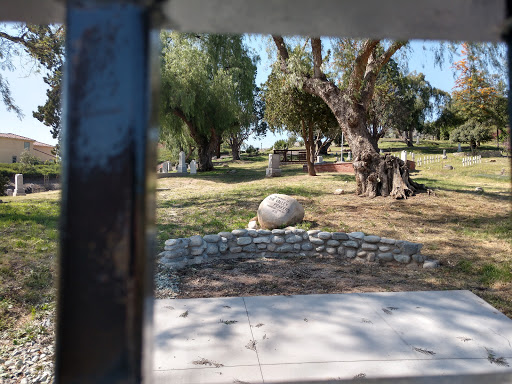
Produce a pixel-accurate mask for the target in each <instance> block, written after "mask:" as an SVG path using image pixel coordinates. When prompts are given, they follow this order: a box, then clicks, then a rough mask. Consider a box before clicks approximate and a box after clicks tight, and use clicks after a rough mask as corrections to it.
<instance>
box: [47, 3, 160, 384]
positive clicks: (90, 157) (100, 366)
mask: <svg viewBox="0 0 512 384" xmlns="http://www.w3.org/2000/svg"><path fill="white" fill-rule="evenodd" d="M139 3H140V4H139ZM148 3H149V1H144V2H143V1H140V2H137V1H107V0H96V1H90V0H69V1H68V4H67V6H68V7H67V41H66V52H67V58H66V66H67V68H66V75H65V82H64V83H65V90H64V96H65V98H64V116H65V118H64V124H65V125H64V156H63V160H64V168H63V177H64V180H63V191H62V220H61V242H60V244H61V245H60V275H59V298H58V321H57V344H56V354H57V362H56V371H55V377H56V382H58V383H140V382H142V381H147V380H146V379H147V378H148V376H147V374H149V373H150V367H151V365H150V364H151V361H150V356H151V353H149V352H148V351H147V350H144V351H143V349H144V343H143V336H144V338H145V340H146V341H151V337H150V330H148V328H147V327H150V326H151V323H152V319H151V313H152V283H151V282H152V266H151V259H152V257H151V254H152V252H151V250H150V249H151V248H152V240H148V239H151V236H148V235H147V232H148V231H152V230H153V221H154V220H153V216H154V200H153V199H154V197H153V193H152V191H151V189H152V187H151V185H153V180H154V177H155V175H154V167H153V166H154V163H155V161H154V158H155V153H154V152H155V148H156V145H155V143H154V142H153V140H154V139H155V138H156V134H155V129H154V128H152V126H153V125H152V120H151V115H152V107H151V106H152V104H151V99H152V97H151V96H152V94H151V93H152V92H151V91H152V88H151V85H150V84H151V81H150V74H151V71H150V59H151V57H150V51H151V45H152V44H151V32H150V18H151V15H150V8H149V7H148V5H147V4H148ZM154 73H158V71H154ZM147 345H149V344H147Z"/></svg>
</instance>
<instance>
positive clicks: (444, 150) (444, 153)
mask: <svg viewBox="0 0 512 384" xmlns="http://www.w3.org/2000/svg"><path fill="white" fill-rule="evenodd" d="M447 158H448V156H446V149H443V159H447Z"/></svg>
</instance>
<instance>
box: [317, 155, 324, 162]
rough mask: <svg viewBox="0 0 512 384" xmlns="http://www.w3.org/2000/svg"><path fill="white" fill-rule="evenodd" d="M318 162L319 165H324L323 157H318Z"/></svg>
mask: <svg viewBox="0 0 512 384" xmlns="http://www.w3.org/2000/svg"><path fill="white" fill-rule="evenodd" d="M316 162H317V163H319V164H321V163H323V162H324V158H323V156H317V157H316Z"/></svg>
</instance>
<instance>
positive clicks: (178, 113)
mask: <svg viewBox="0 0 512 384" xmlns="http://www.w3.org/2000/svg"><path fill="white" fill-rule="evenodd" d="M172 113H173V114H174V115H175V116H178V117H179V118H180V119H181V120H182V121H183V122H184V123H185V124H187V127H188V129H189V130H190V135H191V136H192V137H194V136H195V135H197V130H196V127H195V126H194V124H192V122H191V121H190V120H189V119H187V116H185V113H183V111H182V110H181V109H180V108H173V109H172Z"/></svg>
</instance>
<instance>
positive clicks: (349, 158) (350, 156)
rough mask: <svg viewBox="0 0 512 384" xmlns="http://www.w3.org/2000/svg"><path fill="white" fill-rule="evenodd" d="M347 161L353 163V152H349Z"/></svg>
mask: <svg viewBox="0 0 512 384" xmlns="http://www.w3.org/2000/svg"><path fill="white" fill-rule="evenodd" d="M347 161H352V151H348V154H347Z"/></svg>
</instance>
